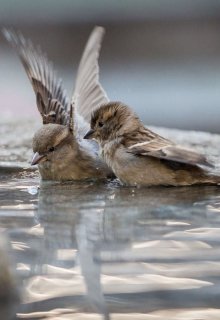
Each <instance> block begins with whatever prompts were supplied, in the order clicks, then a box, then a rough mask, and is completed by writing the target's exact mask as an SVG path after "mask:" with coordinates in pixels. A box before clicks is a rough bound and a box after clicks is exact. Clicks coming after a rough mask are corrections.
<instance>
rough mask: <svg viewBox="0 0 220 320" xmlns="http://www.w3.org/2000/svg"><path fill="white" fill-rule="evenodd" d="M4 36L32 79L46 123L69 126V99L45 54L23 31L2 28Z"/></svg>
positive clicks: (39, 108) (39, 107) (40, 110)
mask: <svg viewBox="0 0 220 320" xmlns="http://www.w3.org/2000/svg"><path fill="white" fill-rule="evenodd" d="M3 34H4V36H5V38H6V39H7V40H8V42H9V43H10V44H11V45H12V47H13V48H14V49H15V50H16V52H17V53H18V55H19V57H20V60H21V62H22V64H23V66H24V68H25V71H26V73H27V75H28V78H29V79H30V82H31V84H32V86H33V89H34V92H35V94H36V99H37V107H38V110H39V112H40V114H41V116H42V119H43V123H51V122H52V123H58V124H63V125H65V124H67V122H68V118H69V112H68V107H69V102H68V98H67V96H66V93H65V91H64V89H63V86H62V81H61V80H60V79H58V80H57V79H56V74H55V72H54V69H53V65H52V63H51V62H50V61H49V60H48V58H47V56H46V54H44V53H43V52H42V51H41V49H40V48H39V47H37V48H35V47H34V46H33V44H32V42H31V41H30V40H27V39H25V38H24V37H23V35H22V34H21V33H20V32H14V31H12V30H8V29H3Z"/></svg>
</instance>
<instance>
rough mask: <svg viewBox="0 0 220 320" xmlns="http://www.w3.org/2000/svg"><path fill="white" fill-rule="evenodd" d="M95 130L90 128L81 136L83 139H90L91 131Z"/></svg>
mask: <svg viewBox="0 0 220 320" xmlns="http://www.w3.org/2000/svg"><path fill="white" fill-rule="evenodd" d="M94 132H95V130H93V129H90V130H89V131H88V132H87V133H86V134H85V136H84V137H83V139H92V138H93V136H92V135H93V133H94Z"/></svg>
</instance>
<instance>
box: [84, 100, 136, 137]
mask: <svg viewBox="0 0 220 320" xmlns="http://www.w3.org/2000/svg"><path fill="white" fill-rule="evenodd" d="M140 124H141V121H140V119H139V118H138V117H137V115H136V114H135V113H134V112H133V111H132V110H131V109H130V108H129V107H128V106H126V105H125V104H123V103H121V102H110V103H107V104H105V105H102V106H101V107H100V108H98V109H97V110H95V111H94V112H93V114H92V117H91V123H90V125H91V129H90V130H89V131H88V132H87V133H86V135H85V136H84V139H94V140H96V141H98V142H101V143H102V142H106V141H111V140H114V139H117V138H120V137H123V136H125V135H126V134H128V133H131V132H134V131H136V130H138V128H139V126H140Z"/></svg>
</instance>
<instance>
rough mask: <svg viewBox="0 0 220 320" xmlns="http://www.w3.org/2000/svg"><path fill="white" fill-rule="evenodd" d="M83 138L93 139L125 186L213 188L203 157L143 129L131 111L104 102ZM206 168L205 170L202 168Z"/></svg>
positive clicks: (214, 181)
mask: <svg viewBox="0 0 220 320" xmlns="http://www.w3.org/2000/svg"><path fill="white" fill-rule="evenodd" d="M90 126H91V129H90V130H89V131H88V132H87V134H86V135H85V136H84V138H85V139H89V140H90V139H91V140H95V141H97V142H98V143H99V145H100V149H101V150H100V151H101V154H102V156H103V159H104V160H105V162H106V163H107V165H108V166H109V167H110V168H111V169H112V170H113V172H114V174H115V175H116V177H118V178H119V180H120V181H121V183H122V184H124V185H126V186H190V185H204V184H205V185H216V184H218V183H220V176H217V175H213V174H210V173H209V172H208V170H207V169H208V167H212V165H211V164H210V163H209V162H208V160H207V159H206V157H205V156H204V155H201V154H199V153H196V152H194V151H192V150H189V149H186V148H183V147H182V146H180V145H177V144H175V143H173V142H172V141H170V140H168V139H165V138H163V137H162V136H160V135H158V134H156V133H154V132H152V131H151V130H149V129H147V128H146V127H145V126H144V125H143V123H142V122H141V120H140V119H139V118H138V116H137V115H136V114H135V113H134V111H133V110H132V109H130V108H129V107H128V106H126V105H125V104H123V103H121V102H108V103H105V104H103V105H102V106H101V107H100V108H98V109H96V110H94V112H93V114H92V117H91V123H90ZM205 167H206V169H205Z"/></svg>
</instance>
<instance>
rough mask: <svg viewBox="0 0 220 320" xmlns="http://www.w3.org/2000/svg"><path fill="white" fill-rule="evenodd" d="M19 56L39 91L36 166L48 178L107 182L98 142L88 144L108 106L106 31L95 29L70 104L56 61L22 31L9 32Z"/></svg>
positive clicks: (109, 172)
mask: <svg viewBox="0 0 220 320" xmlns="http://www.w3.org/2000/svg"><path fill="white" fill-rule="evenodd" d="M3 34H4V36H5V38H6V39H7V40H8V42H9V43H10V44H11V45H12V46H13V48H14V49H15V50H16V52H17V53H18V55H19V57H20V60H21V62H22V64H23V66H24V68H25V71H26V73H27V75H28V78H29V80H30V82H31V84H32V87H33V89H34V92H35V95H36V100H37V107H38V110H39V112H40V114H41V116H42V121H43V126H42V127H41V128H40V129H39V130H38V131H37V132H36V133H35V135H34V138H33V151H34V156H33V159H32V163H31V164H32V165H36V164H38V168H39V171H40V174H41V177H42V179H46V180H82V179H87V178H106V177H108V176H109V175H111V174H112V172H111V170H110V169H109V168H108V166H107V165H106V164H105V163H104V161H103V160H102V159H100V157H99V152H98V151H99V149H98V144H97V143H94V142H93V141H85V140H83V136H84V134H85V132H86V131H87V130H88V128H89V123H88V121H89V119H90V116H91V112H92V111H93V110H94V109H95V108H96V106H97V105H99V104H103V103H106V102H108V98H107V95H106V93H105V91H104V90H103V89H102V87H101V85H100V83H99V66H98V57H99V52H100V48H101V42H102V38H103V36H104V29H103V28H102V27H95V28H94V30H93V32H92V34H91V35H90V37H89V40H88V42H87V44H86V47H85V49H84V52H83V55H82V58H81V61H80V64H79V68H78V72H77V77H76V83H75V90H74V94H73V97H72V100H71V103H69V101H68V98H67V96H66V93H65V91H64V90H63V86H62V81H61V80H60V79H58V80H57V79H56V76H55V72H54V70H53V66H52V64H51V62H50V61H49V60H48V59H47V57H46V55H45V54H44V53H42V51H41V49H40V48H35V47H34V46H33V44H32V42H31V41H30V40H26V39H25V38H24V37H23V35H22V34H21V33H15V32H13V31H11V30H6V29H4V30H3Z"/></svg>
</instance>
